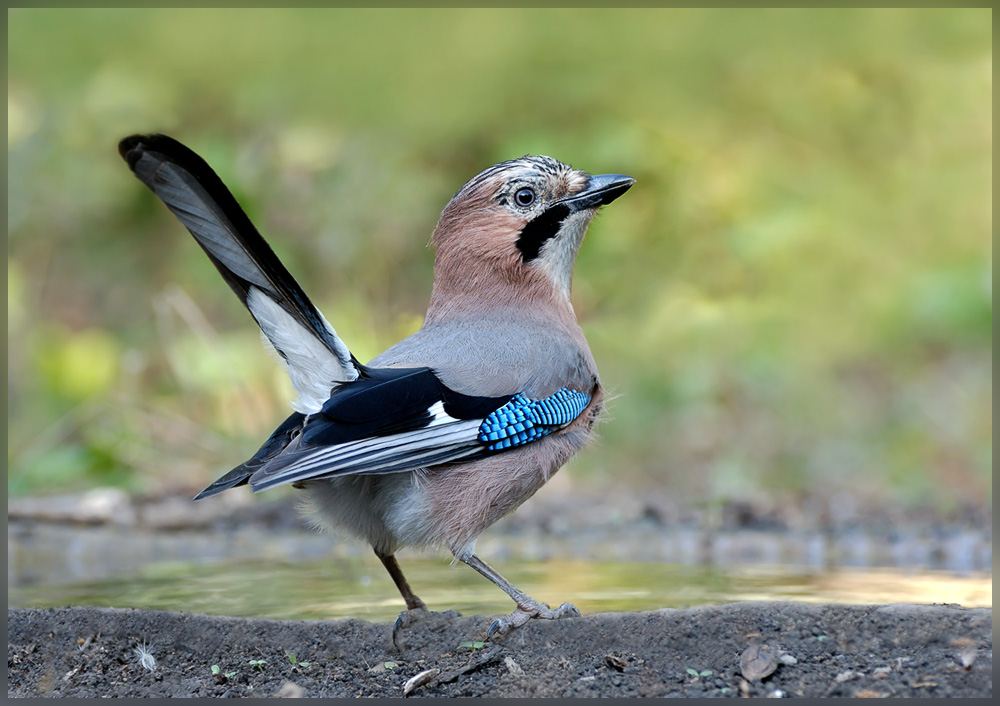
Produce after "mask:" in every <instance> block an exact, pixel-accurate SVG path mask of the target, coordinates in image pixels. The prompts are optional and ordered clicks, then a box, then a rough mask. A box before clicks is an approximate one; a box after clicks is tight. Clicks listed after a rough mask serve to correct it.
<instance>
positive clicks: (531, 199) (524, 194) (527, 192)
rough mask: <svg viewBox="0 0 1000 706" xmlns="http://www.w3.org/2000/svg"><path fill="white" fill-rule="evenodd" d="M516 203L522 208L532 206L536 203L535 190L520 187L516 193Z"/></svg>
mask: <svg viewBox="0 0 1000 706" xmlns="http://www.w3.org/2000/svg"><path fill="white" fill-rule="evenodd" d="M514 203H516V204H517V205H518V206H521V207H522V208H525V207H527V206H530V205H531V204H533V203H535V192H534V191H532V190H531V189H518V190H517V193H516V194H514Z"/></svg>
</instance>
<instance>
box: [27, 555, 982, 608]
mask: <svg viewBox="0 0 1000 706" xmlns="http://www.w3.org/2000/svg"><path fill="white" fill-rule="evenodd" d="M400 561H401V564H402V566H403V568H404V571H405V572H406V575H407V577H408V579H409V581H410V584H411V585H412V586H413V587H414V590H415V591H416V592H417V593H418V595H420V596H421V598H423V600H424V601H425V602H426V603H427V605H428V606H429V607H430V608H431V609H432V610H445V609H449V608H450V609H454V610H457V611H459V612H460V613H463V614H466V615H471V614H486V615H489V614H497V613H501V612H507V611H509V610H510V609H511V607H512V606H511V603H510V601H509V599H507V597H506V596H504V595H503V594H502V593H501V592H500V591H499V590H498V589H497V588H496V587H494V586H493V585H492V584H490V583H488V582H487V581H486V580H485V579H483V578H482V577H480V576H479V575H478V574H476V573H475V572H474V571H472V570H471V569H469V568H468V567H466V566H463V565H455V566H449V563H448V561H447V559H446V558H442V557H437V556H409V557H408V556H406V555H403V556H401V559H400ZM496 568H498V569H499V570H500V571H501V572H502V573H504V574H505V575H506V576H507V578H508V579H510V580H511V581H512V582H513V583H514V584H515V585H517V586H518V587H519V588H521V589H522V590H524V591H525V592H526V593H528V594H529V595H531V596H533V597H535V598H536V599H537V600H539V601H546V602H549V603H551V604H553V605H555V604H557V603H560V602H562V601H564V600H568V601H571V602H572V603H574V604H575V605H576V606H577V607H578V608H579V609H580V610H581V612H583V613H585V614H586V613H599V612H606V611H625V610H654V609H658V608H684V607H690V606H699V605H716V604H721V603H729V602H734V601H755V600H767V601H772V600H782V601H786V600H787V601H799V602H806V603H842V604H868V603H890V602H906V603H925V604H926V603H959V604H961V605H964V606H990V605H992V600H993V579H992V575H991V574H986V573H983V572H971V573H966V574H962V575H959V574H955V573H953V572H946V571H928V570H904V569H886V568H839V569H822V568H816V567H789V566H767V565H744V566H738V565H737V566H729V567H725V568H721V567H704V566H680V565H670V564H662V563H649V562H585V561H545V562H538V561H524V560H517V561H504V562H497V563H496ZM8 605H10V606H19V607H55V606H66V605H91V606H108V607H129V608H143V609H158V610H177V611H185V612H193V613H207V614H215V615H231V616H242V617H261V618H281V619H305V620H309V619H332V618H361V619H366V620H372V621H382V622H385V621H391V620H393V619H395V617H396V615H397V614H398V613H399V612H400V611H401V610H402V608H403V604H402V600H401V599H400V597H399V594H398V593H397V592H396V589H395V587H394V586H393V585H392V582H391V581H390V580H389V578H388V576H387V574H386V573H385V571H384V569H383V568H382V566H381V564H380V563H379V562H378V560H377V559H375V558H374V557H371V558H367V557H360V556H359V557H339V558H337V559H335V560H331V559H326V560H318V561H317V560H313V561H308V562H294V563H293V562H283V561H274V560H257V561H241V562H236V563H232V562H225V563H212V564H194V563H189V562H177V561H172V562H154V563H151V564H148V565H146V566H145V567H144V568H142V569H141V570H140V571H139V572H138V574H137V575H134V576H131V577H119V578H115V579H105V580H99V581H79V582H73V583H65V584H61V585H32V586H22V587H9V594H8Z"/></svg>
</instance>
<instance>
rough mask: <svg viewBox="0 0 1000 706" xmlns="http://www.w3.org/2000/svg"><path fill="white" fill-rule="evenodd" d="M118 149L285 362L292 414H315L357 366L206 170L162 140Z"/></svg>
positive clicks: (130, 140) (136, 139)
mask: <svg viewBox="0 0 1000 706" xmlns="http://www.w3.org/2000/svg"><path fill="white" fill-rule="evenodd" d="M118 151H119V152H120V153H121V155H122V157H123V158H124V159H125V161H126V162H128V165H129V167H131V169H132V171H133V172H134V173H135V175H136V177H138V178H139V180H140V181H142V182H143V183H144V184H145V185H146V186H148V187H149V188H150V190H151V191H152V192H153V193H154V194H156V195H157V196H158V197H159V198H160V199H161V200H162V201H163V202H164V203H165V204H166V205H167V207H168V208H169V209H170V210H171V211H173V213H174V215H175V216H177V218H178V219H179V220H180V222H181V223H183V224H184V226H185V227H186V228H187V229H188V230H189V231H191V235H193V236H194V237H195V240H197V241H198V243H199V244H200V245H201V247H202V248H203V249H204V250H205V252H206V253H207V254H208V257H209V258H210V259H211V260H212V262H213V263H214V264H215V266H216V268H218V270H219V272H220V273H221V274H222V277H223V278H224V279H225V280H226V282H227V283H228V284H229V286H230V287H231V288H232V290H233V291H234V292H235V293H236V295H237V296H238V297H239V298H240V301H242V302H243V304H244V305H245V306H246V307H247V309H249V310H250V313H251V314H252V315H253V317H254V319H255V320H256V321H257V323H258V324H259V325H260V328H261V331H262V332H263V333H264V335H265V336H266V337H267V339H268V340H269V341H270V342H271V344H272V345H273V346H274V348H275V350H276V351H278V353H279V354H280V355H281V358H282V360H283V361H284V362H285V363H286V364H287V367H288V374H289V377H291V379H292V386H293V387H294V388H295V391H296V392H297V393H298V396H299V399H298V401H297V403H295V404H293V407H294V408H295V409H296V411H298V412H302V413H311V412H315V411H318V410H319V409H320V407H321V406H322V404H323V402H324V401H325V400H326V399H327V398H328V397H329V396H330V390H331V388H333V387H335V386H336V385H337V384H338V383H342V382H347V381H351V380H355V379H357V378H358V376H359V374H360V371H361V365H360V364H359V363H358V361H357V359H355V358H354V356H353V355H351V352H350V351H349V350H348V349H347V346H346V345H344V342H343V341H341V340H340V338H339V337H338V336H337V333H336V332H335V331H334V330H333V327H332V326H331V325H330V324H329V322H328V321H327V320H326V319H325V318H324V317H323V314H322V313H320V311H319V310H318V309H317V308H316V307H315V306H313V304H312V302H311V301H309V297H307V296H306V294H305V292H303V291H302V288H301V287H300V286H299V285H298V283H297V282H296V281H295V280H294V279H293V278H292V276H291V275H290V274H289V273H288V270H287V269H285V266H284V265H282V264H281V261H280V260H278V258H277V256H276V255H275V254H274V251H272V250H271V248H270V246H269V245H268V244H267V242H266V241H265V240H264V238H263V237H262V236H261V235H260V233H258V232H257V229H256V228H255V227H254V225H253V223H251V222H250V219H249V218H248V217H247V215H246V213H244V212H243V209H242V208H240V205H239V204H238V203H237V201H236V198H235V197H234V196H233V195H232V193H230V191H229V189H227V188H226V185H225V184H223V183H222V180H221V179H220V178H219V177H218V175H216V173H215V172H214V171H212V168H211V167H209V166H208V164H207V163H206V162H205V160H203V159H202V158H201V157H199V156H198V155H197V154H195V153H194V152H192V151H191V150H189V149H188V148H187V147H185V146H184V145H182V144H181V143H179V142H177V141H176V140H174V139H172V138H170V137H166V136H165V135H133V136H131V137H127V138H125V139H124V140H122V141H121V143H119V145H118Z"/></svg>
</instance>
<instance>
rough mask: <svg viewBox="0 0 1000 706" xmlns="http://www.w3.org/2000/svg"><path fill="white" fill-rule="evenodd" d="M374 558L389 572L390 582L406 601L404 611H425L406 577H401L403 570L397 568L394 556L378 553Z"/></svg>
mask: <svg viewBox="0 0 1000 706" xmlns="http://www.w3.org/2000/svg"><path fill="white" fill-rule="evenodd" d="M375 556H377V557H378V558H379V559H380V560H381V561H382V566H384V567H385V570H386V571H388V572H389V576H391V577H392V582H393V583H394V584H396V588H398V589H399V592H400V594H401V595H402V596H403V600H404V601H406V609H407V610H420V609H426V608H427V606H426V605H424V602H423V601H422V600H420V599H419V598H418V597H417V595H416V594H415V593H414V592H413V590H412V589H411V588H410V584H409V583H407V582H406V577H405V576H403V570H402V569H400V568H399V562H397V561H396V556H395V555H394V554H382V553H381V552H378V551H376V552H375Z"/></svg>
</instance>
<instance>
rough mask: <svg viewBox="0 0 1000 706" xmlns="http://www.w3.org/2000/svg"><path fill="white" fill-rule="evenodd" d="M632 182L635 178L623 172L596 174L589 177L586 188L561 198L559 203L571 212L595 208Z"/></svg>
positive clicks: (626, 189) (617, 194)
mask: <svg viewBox="0 0 1000 706" xmlns="http://www.w3.org/2000/svg"><path fill="white" fill-rule="evenodd" d="M634 183H635V179H633V178H632V177H630V176H625V175H624V174H598V175H596V176H592V177H590V181H588V182H587V188H586V189H584V190H583V191H581V192H580V193H578V194H574V195H573V196H570V197H569V198H566V199H563V200H562V201H560V203H562V204H564V205H566V206H568V207H569V209H570V212H571V213H575V212H577V211H584V210H586V209H588V208H597V207H598V206H604V205H606V204H609V203H611V202H612V201H614V200H615V199H616V198H618V197H619V196H621V195H622V194H624V193H625V192H626V191H628V190H629V188H630V187H631V186H632V184H634Z"/></svg>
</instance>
